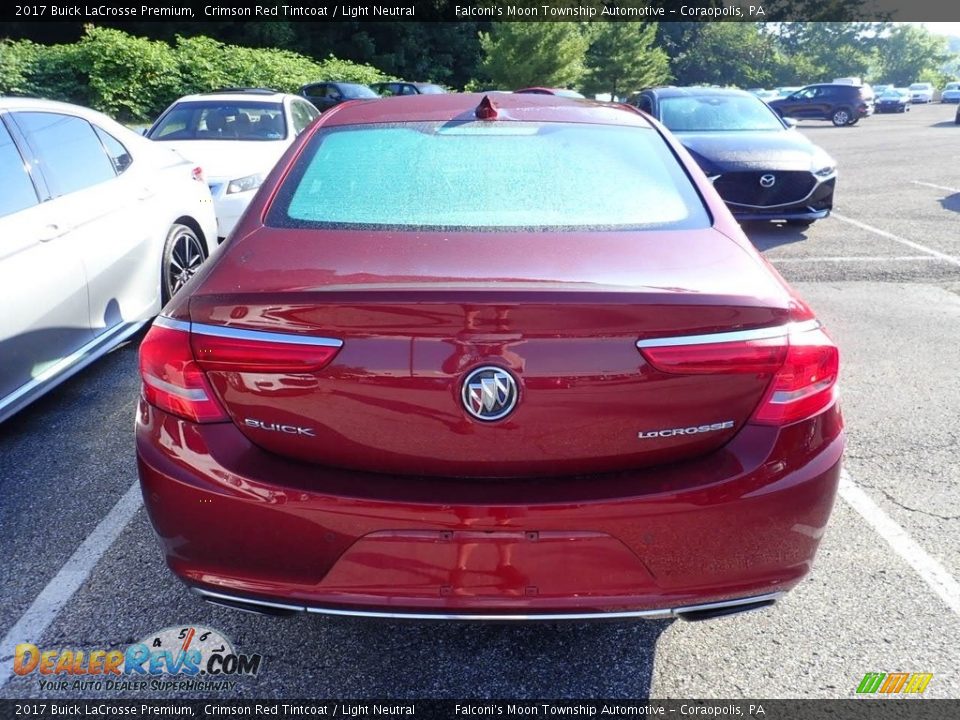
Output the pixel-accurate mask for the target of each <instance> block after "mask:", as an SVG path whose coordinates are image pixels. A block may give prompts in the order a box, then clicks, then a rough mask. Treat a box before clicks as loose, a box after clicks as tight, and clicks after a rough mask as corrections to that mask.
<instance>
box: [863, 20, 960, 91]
mask: <svg viewBox="0 0 960 720" xmlns="http://www.w3.org/2000/svg"><path fill="white" fill-rule="evenodd" d="M877 51H878V62H877V70H876V78H875V79H877V80H882V81H883V82H887V83H893V84H894V85H909V84H910V83H913V82H917V81H918V80H919V79H920V78H921V77H922V76H924V75H926V76H927V78H929V79H926V80H925V81H926V82H936V83H937V84H938V85H939V84H941V81H942V80H943V78H942V77H941V73H940V68H941V67H942V66H943V65H944V63H946V62H947V60H949V58H950V53H949V50H948V45H947V39H946V38H944V37H941V36H938V35H934V34H933V33H931V32H930V31H929V30H927V29H926V28H924V27H921V26H918V25H897V26H895V27H893V28H892V29H891V30H890V32H889V34H887V35H886V36H885V37H883V38H882V39H881V41H880V42H879V43H878V46H877Z"/></svg>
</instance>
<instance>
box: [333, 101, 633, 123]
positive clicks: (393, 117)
mask: <svg viewBox="0 0 960 720" xmlns="http://www.w3.org/2000/svg"><path fill="white" fill-rule="evenodd" d="M484 98H487V99H488V101H489V102H491V103H492V104H493V106H494V108H495V109H496V110H497V111H498V118H497V119H498V120H515V121H527V122H580V123H590V124H596V125H636V126H639V127H650V123H649V122H648V121H647V120H646V119H645V118H644V116H643V115H641V114H640V113H639V112H638V111H637V110H635V109H634V108H632V107H629V106H626V105H622V104H620V103H605V102H596V101H592V100H591V101H584V100H578V99H574V98H566V97H562V96H559V95H535V94H528V93H523V94H518V93H495V92H489V93H446V94H442V95H400V96H395V97H387V98H381V99H380V100H377V101H376V102H364V101H350V102H346V103H342V104H340V105H337V106H336V107H334V108H332V109H331V110H328V111H327V112H326V113H324V115H323V117H324V118H325V120H324V121H323V123H322V124H323V125H324V126H327V127H329V126H332V125H358V124H368V123H389V122H419V121H433V122H447V121H452V120H463V121H469V120H475V119H476V115H475V114H474V113H475V111H476V109H477V106H478V105H480V103H481V102H482V101H483V99H484Z"/></svg>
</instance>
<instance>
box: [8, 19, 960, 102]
mask: <svg viewBox="0 0 960 720" xmlns="http://www.w3.org/2000/svg"><path fill="white" fill-rule="evenodd" d="M589 1H590V0H583V2H584V3H586V2H589ZM813 1H814V0H791V2H792V3H793V5H796V6H797V7H799V8H801V9H803V8H804V7H806V6H807V5H810V4H811V3H812V2H813ZM816 1H817V2H821V1H822V0H816ZM831 1H832V3H833V5H836V6H838V7H840V6H842V7H843V8H847V7H848V6H849V7H854V6H858V5H859V4H862V3H861V0H831ZM444 2H445V0H436V4H437V6H438V7H439V6H442V5H444ZM697 2H698V4H711V3H712V2H713V0H697ZM581 4H583V3H581ZM791 7H792V5H791ZM811 7H812V5H811ZM808 10H809V8H808ZM805 12H806V11H805ZM786 17H789V16H786ZM770 19H774V18H767V20H768V21H769V20H770ZM121 28H122V29H121ZM198 30H199V31H202V32H203V33H205V34H204V35H198V34H197V32H198ZM71 32H75V34H74V35H72V36H71V35H70V33H71ZM4 33H5V34H7V35H8V36H9V37H14V38H15V37H18V36H19V37H20V38H21V39H17V40H0V93H7V94H10V93H13V94H30V95H39V96H43V97H50V98H55V99H62V100H67V101H71V102H76V103H80V104H84V105H89V106H92V107H95V108H98V109H100V110H104V111H106V112H108V113H111V114H113V115H115V116H117V117H119V118H121V119H124V120H148V119H150V118H152V117H154V116H155V115H156V114H157V113H158V112H160V111H161V110H162V109H163V108H164V107H165V106H166V105H167V104H168V103H169V102H171V101H172V100H174V99H175V98H176V97H178V96H180V95H183V94H185V93H188V92H201V91H205V90H212V89H216V88H221V87H228V86H256V87H273V88H276V89H278V90H286V91H294V90H296V89H297V88H298V87H300V86H301V85H302V84H304V83H307V82H312V81H316V80H347V81H354V82H364V83H369V82H375V81H377V80H381V79H386V78H388V77H398V78H404V79H407V80H423V81H433V82H439V83H442V84H445V85H447V86H449V87H451V88H453V89H463V88H465V87H466V88H486V87H498V88H502V89H513V88H517V87H521V86H527V85H546V86H557V87H571V88H574V89H577V90H581V91H583V92H585V93H588V94H594V93H606V94H612V95H618V96H620V97H624V96H626V95H629V94H630V93H631V92H633V91H635V90H637V89H639V88H641V87H645V86H649V85H656V84H661V83H665V82H672V83H674V84H677V85H687V84H698V83H699V84H712V85H736V86H740V87H775V86H780V85H802V84H805V83H810V82H822V81H825V80H830V79H832V78H834V77H846V76H858V77H862V78H863V79H864V80H865V81H867V82H875V83H877V82H886V83H894V84H897V85H905V84H908V83H911V82H914V81H917V80H926V81H930V82H933V83H935V84H936V85H938V86H942V85H943V83H944V82H946V81H947V80H951V79H955V77H956V76H957V74H958V73H960V54H958V51H960V40H957V39H954V43H953V44H952V45H951V44H950V43H949V42H948V40H947V39H946V38H943V37H941V36H938V35H933V34H932V33H930V32H929V31H927V30H926V29H925V28H923V27H921V26H918V25H906V24H894V23H889V22H842V23H841V22H766V23H750V22H670V23H661V24H659V25H657V24H656V23H643V22H592V23H591V22H489V21H476V22H474V21H468V20H465V21H460V22H447V23H445V22H432V23H431V22H406V23H389V22H382V23H381V22H360V21H354V22H336V23H311V22H271V23H227V22H225V23H217V22H211V23H204V24H202V25H201V24H190V23H135V22H131V23H117V24H115V25H114V26H113V27H109V26H103V27H92V26H89V25H86V26H79V25H76V24H73V23H50V24H48V25H43V26H40V25H32V26H29V27H28V26H27V25H25V24H22V23H19V24H18V23H9V24H8V26H7V27H5V28H4ZM27 38H29V39H27Z"/></svg>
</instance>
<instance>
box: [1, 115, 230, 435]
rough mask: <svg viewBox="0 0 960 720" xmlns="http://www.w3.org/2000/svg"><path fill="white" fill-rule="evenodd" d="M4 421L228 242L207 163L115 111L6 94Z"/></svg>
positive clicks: (134, 322)
mask: <svg viewBox="0 0 960 720" xmlns="http://www.w3.org/2000/svg"><path fill="white" fill-rule="evenodd" d="M0 186H2V188H3V192H0V308H2V312H0V421H3V420H5V419H6V418H8V417H10V416H11V415H12V414H13V413H15V412H16V411H17V410H19V409H21V408H22V407H24V406H25V405H26V404H28V403H29V402H31V401H32V400H34V399H36V398H37V397H39V396H40V395H41V394H43V393H44V392H46V391H47V390H49V389H51V388H52V387H54V386H55V385H57V384H58V383H60V382H62V381H63V380H65V379H66V378H67V377H69V376H70V375H72V374H73V373H75V372H77V371H78V370H80V369H81V368H82V367H84V366H85V365H87V364H89V363H90V362H92V361H93V360H95V359H96V358H98V357H99V356H101V355H103V354H104V353H106V352H107V351H108V350H109V349H110V348H112V347H115V346H116V345H117V344H119V343H120V342H122V341H123V340H125V339H126V338H128V337H130V336H131V335H133V334H134V333H135V332H136V331H137V330H138V329H139V328H140V327H141V326H142V325H143V324H144V323H146V322H147V321H148V320H149V319H150V318H152V317H153V316H154V315H156V314H157V313H158V312H159V311H160V308H161V306H162V304H163V303H164V302H165V301H166V300H167V299H169V298H170V296H171V295H173V293H175V292H176V291H177V290H179V288H180V287H181V286H182V285H183V284H184V283H185V282H186V281H187V280H189V278H190V277H191V276H192V275H193V274H194V273H195V272H196V271H197V269H198V268H199V267H200V264H201V263H202V262H203V261H204V259H205V258H206V257H208V256H209V255H210V253H211V252H212V251H213V249H214V247H215V246H216V237H217V236H216V228H217V225H216V218H215V217H214V212H213V202H212V200H211V197H210V191H209V189H208V188H207V185H206V182H205V180H204V177H203V172H202V170H201V169H200V168H199V167H197V166H196V165H195V164H193V163H191V162H188V161H187V160H185V159H184V158H183V157H182V156H180V155H179V154H177V153H175V152H173V151H171V150H170V149H169V148H166V147H163V146H161V145H158V144H156V143H153V142H151V141H150V140H147V139H146V138H143V137H140V136H139V135H137V134H136V133H134V132H132V131H130V130H128V129H127V128H125V127H123V126H122V125H120V124H119V123H116V122H114V121H113V120H111V119H110V118H108V117H107V116H106V115H102V114H100V113H98V112H95V111H93V110H89V109H86V108H81V107H78V106H75V105H68V104H65V103H57V102H52V101H47V100H35V99H28V98H0Z"/></svg>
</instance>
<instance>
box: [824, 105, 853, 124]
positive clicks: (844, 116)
mask: <svg viewBox="0 0 960 720" xmlns="http://www.w3.org/2000/svg"><path fill="white" fill-rule="evenodd" d="M852 118H853V113H851V112H850V109H849V108H838V109H836V110H834V111H833V115H831V116H830V121H831V122H832V123H833V124H834V125H836V126H837V127H843V126H844V125H849V124H850V120H851V119H852Z"/></svg>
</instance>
